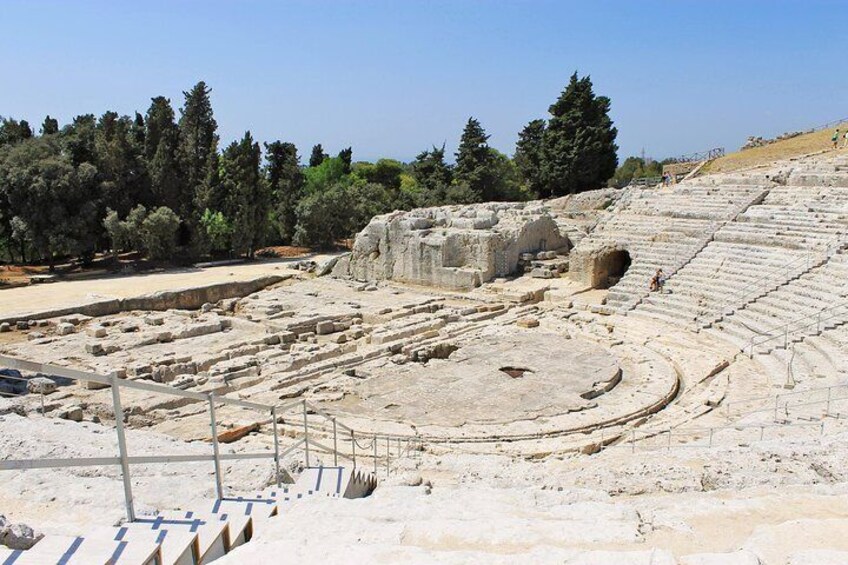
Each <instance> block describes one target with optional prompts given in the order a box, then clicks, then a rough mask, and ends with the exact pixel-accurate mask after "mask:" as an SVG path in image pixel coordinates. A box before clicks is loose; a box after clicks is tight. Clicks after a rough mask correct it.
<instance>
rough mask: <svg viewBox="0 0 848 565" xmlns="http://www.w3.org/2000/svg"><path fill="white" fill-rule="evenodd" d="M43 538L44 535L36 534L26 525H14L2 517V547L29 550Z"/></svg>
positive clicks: (0, 542)
mask: <svg viewBox="0 0 848 565" xmlns="http://www.w3.org/2000/svg"><path fill="white" fill-rule="evenodd" d="M43 537H44V534H41V533H37V532H35V531H34V530H33V529H32V528H30V527H29V526H27V525H26V524H12V523H11V522H9V520H7V519H6V517H5V516H2V515H0V546H6V547H8V548H9V549H11V550H27V549H31V548H32V546H34V545H35V544H36V543H37V542H38V541H39V540H40V539H41V538H43ZM12 560H14V559H12Z"/></svg>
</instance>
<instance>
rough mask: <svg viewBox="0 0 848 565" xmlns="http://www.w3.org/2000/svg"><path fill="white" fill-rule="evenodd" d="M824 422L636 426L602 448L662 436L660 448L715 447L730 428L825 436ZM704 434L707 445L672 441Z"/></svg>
mask: <svg viewBox="0 0 848 565" xmlns="http://www.w3.org/2000/svg"><path fill="white" fill-rule="evenodd" d="M824 424H825V421H824V420H822V421H821V422H810V423H792V424H740V425H735V426H734V425H730V426H714V427H709V428H682V427H681V428H665V429H662V430H637V429H636V428H631V429H630V431H629V433H627V432H625V433H624V434H622V437H624V441H622V442H620V443H613V442H609V443H604V441H601V445H600V449H610V448H615V447H625V448H628V447H629V448H630V449H631V450H632V451H635V450H636V442H637V441H642V440H645V439H649V438H655V437H661V436H666V437H667V438H668V439H667V443H666V445H665V446H663V447H659V448H660V449H663V448H665V449H669V450H670V449H676V448H684V447H685V448H692V447H708V448H712V447H713V437H714V436H715V435H716V434H718V433H721V432H723V431H730V430H732V431H737V432H741V431H745V430H751V429H753V430H756V429H759V430H760V440H761V441H762V439H763V434H764V431H765V430H766V429H772V428H780V429H787V428H818V429H819V430H820V431H819V435H821V436H823V435H824V427H825V426H824ZM639 433H641V434H642V437H641V438H639V437H637V435H638V434H639ZM702 434H703V435H707V440H708V443H707V445H697V446H692V445H680V444H678V445H673V444H672V443H671V439H672V436H673V435H677V436H678V437H680V436H683V437H691V436H696V435H702ZM602 440H603V438H602Z"/></svg>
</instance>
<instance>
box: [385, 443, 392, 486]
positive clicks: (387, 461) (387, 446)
mask: <svg viewBox="0 0 848 565" xmlns="http://www.w3.org/2000/svg"><path fill="white" fill-rule="evenodd" d="M391 441H392V440H390V439H389V437H388V436H386V476H387V477H388V476H389V460H390V459H391V449H392V446H391V443H390V442H391Z"/></svg>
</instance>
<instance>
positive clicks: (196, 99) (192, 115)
mask: <svg viewBox="0 0 848 565" xmlns="http://www.w3.org/2000/svg"><path fill="white" fill-rule="evenodd" d="M210 92H211V89H210V88H208V87H207V86H206V83H205V82H203V81H200V82H198V83H197V84H196V85H194V87H193V88H192V89H191V90H190V91H188V92H183V95H184V96H185V103H184V105H183V107H182V108H181V109H180V113H181V115H180V121H179V132H180V142H179V157H180V163H181V168H182V171H183V173H184V175H183V179H182V180H183V183H184V187H185V188H184V190H185V194H186V196H189V195H191V199H183V200H182V201H181V202H180V204H181V205H180V208H179V209H178V210H174V211H175V212H177V214H178V215H179V216H181V217H182V218H183V219H184V220H185V219H189V218H194V216H195V214H194V211H195V210H194V208H195V206H197V208H199V210H200V213H202V211H203V209H204V203H205V202H206V201H207V200H208V198H209V193H210V190H211V186H210V184H211V178H212V176H213V175H214V173H215V169H216V167H217V152H218V134H217V133H216V132H217V130H218V124H217V123H216V122H215V118H214V117H213V115H212V102H211V100H210V99H209V93H210ZM198 218H199V214H198Z"/></svg>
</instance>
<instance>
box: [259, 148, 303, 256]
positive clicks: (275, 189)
mask: <svg viewBox="0 0 848 565" xmlns="http://www.w3.org/2000/svg"><path fill="white" fill-rule="evenodd" d="M265 159H266V161H267V165H266V167H265V178H266V180H267V182H268V191H269V195H270V198H271V202H272V208H273V215H274V224H275V228H276V230H277V232H278V233H279V235H280V238H281V239H282V241H283V243H286V244H289V243H291V242H292V239H293V238H294V233H295V228H296V227H297V203H298V202H299V201H300V199H301V197H302V195H303V180H304V179H303V172H302V171H301V170H300V161H299V158H298V156H297V148H296V147H295V145H294V144H293V143H283V142H281V141H274V142H273V143H266V144H265Z"/></svg>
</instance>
